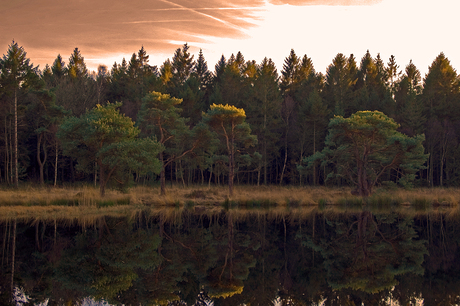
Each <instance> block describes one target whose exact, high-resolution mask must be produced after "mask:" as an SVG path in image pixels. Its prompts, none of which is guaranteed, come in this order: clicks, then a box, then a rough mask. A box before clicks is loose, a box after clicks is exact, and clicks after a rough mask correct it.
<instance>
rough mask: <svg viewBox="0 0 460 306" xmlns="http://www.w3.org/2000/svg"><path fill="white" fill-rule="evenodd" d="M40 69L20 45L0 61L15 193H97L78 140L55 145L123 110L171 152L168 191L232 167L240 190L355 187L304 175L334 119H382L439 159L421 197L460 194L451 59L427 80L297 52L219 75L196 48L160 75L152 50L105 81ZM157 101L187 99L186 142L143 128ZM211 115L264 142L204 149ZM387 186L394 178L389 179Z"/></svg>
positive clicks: (173, 131) (78, 66)
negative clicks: (68, 125) (231, 113)
mask: <svg viewBox="0 0 460 306" xmlns="http://www.w3.org/2000/svg"><path fill="white" fill-rule="evenodd" d="M31 61H32V60H31V59H29V58H27V53H26V51H25V50H24V49H23V48H22V47H20V46H19V45H18V44H17V43H16V42H14V41H13V42H12V44H11V45H10V46H9V49H8V50H7V52H6V53H5V54H4V55H3V58H2V59H1V60H0V68H1V75H0V102H1V103H0V107H1V110H2V112H1V114H2V116H0V131H1V132H0V180H1V183H2V184H4V185H5V186H7V185H15V184H18V182H17V181H16V178H19V179H18V181H19V183H20V182H36V183H39V182H40V183H42V184H50V185H52V184H54V185H56V184H58V185H61V184H66V183H75V182H85V183H93V182H94V183H96V182H97V179H99V178H98V169H97V164H96V161H93V162H92V163H89V162H88V163H86V164H85V167H86V168H85V169H83V168H82V167H81V166H80V167H79V166H78V161H77V160H76V159H75V157H74V156H71V154H68V151H69V147H67V148H66V147H64V145H66V144H67V145H68V144H69V141H67V142H65V141H62V139H60V138H59V137H57V135H58V134H59V130H60V126H61V124H62V123H63V122H64V121H65V120H66V118H69V116H74V118H82V116H87V115H88V112H90V111H91V110H92V109H95V107H96V106H97V105H98V104H99V105H102V106H104V105H108V103H121V104H116V105H117V107H119V112H120V113H121V114H122V115H124V117H125V118H127V119H131V120H132V121H133V123H134V124H135V127H139V129H140V134H139V137H141V138H142V137H153V138H152V139H155V140H156V141H158V142H160V143H161V145H162V146H163V151H162V152H161V153H158V152H157V151H155V152H154V154H155V155H156V156H157V157H158V158H159V159H160V161H162V164H163V171H162V175H163V176H164V179H165V180H166V182H167V183H179V184H184V185H187V184H224V183H227V180H228V179H227V178H228V172H229V171H232V170H231V169H229V168H230V167H228V163H229V162H231V160H229V158H234V161H233V163H234V167H235V169H234V171H235V173H234V177H235V183H236V184H254V185H255V184H282V185H289V184H291V185H320V184H328V185H345V184H348V182H347V181H346V180H345V179H334V180H328V181H325V173H326V169H324V167H314V168H312V169H309V171H307V172H302V171H301V172H299V167H298V166H299V165H301V164H302V161H303V160H304V158H305V157H307V156H310V155H312V154H314V153H315V152H318V151H321V150H322V149H323V147H324V140H325V137H326V134H327V128H328V123H329V120H330V119H331V118H332V117H333V116H334V115H341V116H344V117H349V116H350V115H352V114H354V113H355V112H357V111H361V110H378V111H381V112H383V113H384V114H386V115H387V116H388V117H390V118H393V119H394V120H395V121H396V122H397V123H398V124H399V125H400V126H399V131H400V132H402V133H404V134H406V135H408V136H415V135H419V134H424V135H425V137H426V138H425V139H426V140H425V142H424V147H425V153H427V154H429V158H428V159H427V162H426V165H425V167H424V169H423V170H420V172H418V173H417V184H418V185H419V186H458V185H460V177H459V174H458V171H455V170H456V169H457V168H458V167H459V165H458V163H459V161H458V159H457V160H456V159H455V156H458V155H459V150H460V146H459V137H460V120H459V119H458V118H460V116H459V115H460V78H459V76H458V75H457V72H456V70H455V69H454V68H453V67H452V66H451V64H450V62H449V60H448V58H447V57H446V56H445V55H444V54H443V53H440V54H439V55H438V56H437V57H436V58H435V59H434V61H433V62H432V64H431V66H430V67H429V71H428V73H427V74H426V76H425V77H424V78H423V79H422V76H421V74H420V72H419V70H418V69H417V67H416V66H415V65H414V64H413V63H412V61H411V62H409V63H407V64H405V66H404V65H403V66H402V67H401V66H400V65H399V63H397V62H396V59H395V58H394V57H393V56H392V57H390V58H389V59H388V60H387V61H385V60H384V59H382V58H381V57H380V55H379V54H377V55H376V56H373V55H371V54H370V53H369V52H367V53H366V54H365V55H364V56H363V58H361V59H356V58H355V57H354V56H353V55H352V54H351V55H349V56H347V55H344V54H341V53H339V54H337V55H336V56H335V57H334V58H333V59H332V62H331V64H330V65H329V66H328V67H327V69H326V74H322V73H320V72H317V71H316V70H315V68H314V67H313V64H312V59H311V58H309V57H308V56H307V55H297V54H296V53H295V51H294V50H291V52H290V54H288V55H287V57H286V58H285V61H284V65H283V67H282V68H281V71H279V72H278V70H277V67H275V64H274V63H273V61H272V60H271V59H268V58H264V59H263V60H262V61H261V62H256V61H254V60H248V59H245V58H244V56H243V54H241V53H240V52H238V53H237V54H236V55H234V54H232V55H231V56H230V57H228V58H226V57H224V56H222V57H221V59H220V60H219V62H218V63H217V64H216V65H215V67H214V69H212V68H211V69H209V67H208V65H207V62H206V60H205V57H204V55H203V53H202V52H201V51H200V52H199V54H197V55H196V56H195V55H192V54H191V53H190V51H189V46H188V45H187V44H185V45H183V46H182V47H181V48H178V49H177V50H176V51H175V53H174V54H173V56H172V58H171V59H167V60H166V61H165V62H164V63H163V64H162V65H161V67H157V66H151V65H149V56H148V54H147V51H146V50H145V49H144V47H142V48H141V49H140V50H139V51H138V52H137V53H133V54H132V57H131V58H130V59H129V60H125V59H123V61H122V62H121V63H114V65H113V67H111V68H108V67H106V66H102V65H101V66H99V67H98V70H97V71H96V72H94V71H89V70H88V69H87V67H86V65H85V61H84V57H83V55H82V54H81V53H80V51H79V50H78V48H75V50H74V52H73V53H72V54H71V55H70V57H69V59H68V60H67V61H66V60H65V59H64V58H63V57H62V56H61V55H58V56H57V57H56V59H55V61H54V62H53V63H52V64H51V65H46V67H44V68H43V69H39V68H38V67H35V66H34V65H33V64H32V63H31ZM152 92H156V93H163V94H169V96H170V97H171V99H174V98H177V99H181V100H182V101H181V102H180V100H177V99H175V100H174V101H176V102H177V103H173V109H172V110H171V109H170V110H169V115H168V116H172V117H174V118H175V119H174V120H176V121H174V122H176V123H177V124H179V125H180V127H181V128H184V129H183V133H185V134H181V135H182V136H180V135H179V134H180V133H179V132H180V129H179V128H178V127H177V126H174V124H173V125H171V126H170V127H169V128H170V130H168V131H167V132H168V133H169V134H168V135H167V136H165V135H164V134H162V133H161V131H160V132H158V131H157V132H155V131H154V129H153V128H151V126H150V128H149V126H148V125H147V126H142V122H150V124H153V125H155V123H153V121H152V120H150V121H148V114H146V112H145V110H144V112H143V111H142V110H143V105H146V104H147V103H148V95H149V94H150V93H152ZM171 101H173V100H171ZM213 104H218V105H219V104H222V105H227V104H228V105H230V106H235V107H236V108H238V109H242V110H244V113H245V115H246V118H245V122H246V123H247V126H246V129H247V130H246V132H247V133H250V134H251V135H252V136H256V137H257V142H255V141H253V142H252V146H243V147H241V148H242V149H241V150H236V151H235V156H230V155H229V154H227V151H226V147H225V144H224V141H222V140H221V141H213V140H209V139H208V140H207V141H204V142H203V139H202V143H201V144H200V143H199V142H196V141H194V140H193V137H188V136H187V135H189V134H187V131H192V130H193V129H195V128H196V127H199V126H200V124H201V122H202V120H203V118H204V117H205V116H203V114H206V113H208V114H209V112H210V107H211V106H212V105H213ZM109 105H110V104H109ZM163 111H164V113H162V115H161V116H160V117H161V118H166V117H165V116H166V115H167V114H168V113H167V111H168V110H166V109H165V110H163ZM168 118H170V117H168ZM143 120H144V121H143ZM158 122H159V121H158ZM248 128H250V130H248ZM165 131H166V130H165ZM184 135H185V136H184ZM161 137H164V138H163V139H162V138H161ZM172 138H175V140H174V141H169V140H170V139H172ZM162 140H163V142H161V141H162ZM252 140H255V137H253V139H252ZM204 143H206V145H204ZM118 150H120V148H118ZM239 153H241V154H239ZM16 160H17V166H16V163H15V161H16ZM126 171H128V174H129V177H130V180H121V181H120V180H114V181H113V182H111V184H112V185H113V186H118V185H120V186H125V187H126V185H129V184H156V183H157V182H158V181H159V175H158V173H159V172H148V171H143V172H139V171H136V170H135V169H128V170H126ZM382 180H389V181H391V180H392V177H391V175H390V174H389V175H388V176H387V177H385V178H383V179H382Z"/></svg>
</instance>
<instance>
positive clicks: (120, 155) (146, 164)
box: [57, 104, 162, 195]
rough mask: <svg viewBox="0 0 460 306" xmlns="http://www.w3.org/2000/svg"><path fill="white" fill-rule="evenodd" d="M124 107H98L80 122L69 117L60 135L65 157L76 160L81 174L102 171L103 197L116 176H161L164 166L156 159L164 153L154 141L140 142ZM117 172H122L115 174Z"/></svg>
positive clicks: (78, 119) (136, 129)
mask: <svg viewBox="0 0 460 306" xmlns="http://www.w3.org/2000/svg"><path fill="white" fill-rule="evenodd" d="M120 105H121V104H108V105H106V106H101V105H98V106H97V107H96V108H94V109H92V110H90V111H88V112H87V113H86V114H85V115H83V116H81V117H80V118H77V117H69V118H67V119H66V120H65V121H64V122H63V124H62V125H61V127H60V129H59V131H58V134H57V136H58V138H59V139H60V141H61V143H62V146H63V148H64V153H65V154H68V155H69V156H72V157H73V158H75V159H76V160H77V162H78V167H79V169H80V170H81V171H88V172H92V171H93V169H94V168H93V166H94V164H95V163H96V164H97V165H98V167H99V171H100V186H101V194H102V195H103V193H104V188H105V185H106V184H107V182H108V180H109V179H110V177H111V176H112V174H119V175H120V174H123V173H125V172H126V171H129V170H131V171H136V172H138V173H143V174H145V173H147V172H149V171H152V172H155V173H158V171H159V168H160V163H159V161H158V159H157V158H156V157H155V156H156V155H157V154H158V152H159V151H161V150H162V146H161V144H159V143H158V142H156V141H155V140H153V139H150V138H146V139H138V138H137V137H138V135H139V132H140V131H139V129H138V128H137V127H135V126H134V122H133V121H132V120H131V119H130V118H128V117H126V116H124V115H122V114H120V112H119V110H118V107H119V106H120ZM115 170H117V171H118V173H117V172H115Z"/></svg>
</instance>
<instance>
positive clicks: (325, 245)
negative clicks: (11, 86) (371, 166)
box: [0, 210, 460, 306]
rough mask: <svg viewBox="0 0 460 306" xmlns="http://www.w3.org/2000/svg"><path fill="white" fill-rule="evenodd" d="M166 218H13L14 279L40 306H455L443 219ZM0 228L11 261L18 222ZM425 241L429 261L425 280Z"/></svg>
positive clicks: (457, 265) (449, 238)
mask: <svg viewBox="0 0 460 306" xmlns="http://www.w3.org/2000/svg"><path fill="white" fill-rule="evenodd" d="M165 216H166V214H164V215H163V214H160V215H159V216H158V215H155V216H149V215H140V216H139V217H137V216H136V218H135V220H133V219H131V218H128V217H122V218H110V217H106V218H100V219H98V221H97V222H96V223H94V224H93V225H92V226H86V227H81V226H74V225H71V226H70V227H62V224H61V225H59V223H58V224H57V225H56V224H55V226H56V227H55V226H50V225H45V224H44V223H40V224H39V225H38V226H36V223H32V226H30V224H24V223H20V222H18V223H17V233H18V234H17V236H18V239H17V250H16V269H15V271H16V272H15V275H16V276H15V282H16V283H17V284H21V285H24V288H25V289H26V291H27V294H29V295H31V296H32V297H33V298H34V299H33V301H34V302H40V301H43V300H45V298H46V297H50V303H49V305H52V304H53V303H61V304H62V302H71V303H78V301H81V300H82V299H83V298H84V297H86V296H88V295H92V296H96V297H104V298H106V299H110V301H111V302H112V303H117V304H125V305H150V304H152V303H153V304H159V305H168V304H169V305H205V304H203V302H205V300H206V301H208V302H209V298H208V296H206V293H209V296H212V299H213V303H214V305H216V306H218V305H243V304H246V305H270V304H271V303H272V302H273V301H275V300H277V301H279V302H280V303H281V304H283V305H318V304H321V303H322V302H323V303H324V305H345V302H344V301H347V302H348V304H349V305H361V304H364V305H389V303H390V299H391V300H392V301H398V303H399V304H400V305H408V304H410V303H414V302H415V299H416V298H417V297H423V299H424V300H425V305H453V304H459V301H457V300H458V288H459V287H460V277H459V275H460V260H459V252H458V246H459V242H460V236H458V234H457V233H458V232H459V231H460V223H459V222H456V221H454V220H446V219H445V217H444V216H443V215H441V214H437V215H433V216H431V215H423V216H421V217H416V218H415V222H414V220H413V219H412V218H406V217H402V216H401V215H398V214H396V213H388V214H372V213H371V212H369V211H363V212H361V213H357V214H356V213H355V214H340V215H337V214H329V213H326V214H323V213H317V214H314V213H313V214H312V215H311V216H310V217H308V218H306V219H305V218H304V219H301V220H300V219H299V218H298V217H297V216H296V214H295V213H293V212H291V211H290V212H286V213H283V214H280V215H278V216H277V217H276V218H272V217H270V214H269V213H268V214H265V213H261V214H260V213H257V214H252V213H251V212H249V213H247V214H246V215H245V216H244V217H241V215H240V214H236V213H235V211H230V212H221V213H219V214H215V215H213V216H208V215H205V214H204V215H201V214H196V213H194V212H192V211H190V210H184V211H182V212H181V213H180V214H178V215H177V216H178V217H177V218H176V219H174V220H173V221H171V220H166V219H165ZM237 216H238V217H237ZM0 229H3V231H2V232H1V235H0V239H1V238H5V237H6V241H5V254H6V253H7V254H9V256H11V254H12V249H11V247H12V237H13V223H12V222H11V224H10V225H4V226H3V227H0ZM416 230H417V232H416ZM417 233H420V237H418V234H417ZM8 235H10V236H11V237H10V238H9V240H8ZM37 235H38V238H37ZM4 240H5V239H4ZM425 241H428V242H429V245H428V248H429V251H430V255H431V257H426V261H425V264H424V265H425V267H426V270H425V274H424V275H421V272H422V270H421V263H422V261H423V256H424V254H426V248H425ZM8 243H9V249H8V250H7V249H6V248H7V247H8ZM2 244H3V241H2ZM30 254H32V256H30ZM10 267H11V258H7V257H6V256H5V257H4V265H3V270H2V271H0V272H1V273H2V274H0V275H1V276H2V277H3V276H5V277H6V280H5V279H1V280H0V285H1V286H2V288H4V287H5V286H7V287H8V288H9V286H10V277H9V276H10V271H9V270H10V269H11V268H10ZM5 268H6V269H5ZM8 291H9V290H8ZM200 295H201V296H202V297H201V298H200V297H199V296H200ZM199 300H201V302H202V303H201V304H199V302H198V301H199ZM58 301H60V302H58ZM173 301H175V302H174V303H175V304H174V303H173ZM53 305H54V304H53Z"/></svg>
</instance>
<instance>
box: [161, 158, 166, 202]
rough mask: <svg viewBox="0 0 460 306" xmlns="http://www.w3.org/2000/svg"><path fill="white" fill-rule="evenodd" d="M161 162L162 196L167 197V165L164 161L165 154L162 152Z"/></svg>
mask: <svg viewBox="0 0 460 306" xmlns="http://www.w3.org/2000/svg"><path fill="white" fill-rule="evenodd" d="M160 161H161V163H162V165H161V172H160V195H162V196H164V195H166V178H165V163H164V160H163V152H160Z"/></svg>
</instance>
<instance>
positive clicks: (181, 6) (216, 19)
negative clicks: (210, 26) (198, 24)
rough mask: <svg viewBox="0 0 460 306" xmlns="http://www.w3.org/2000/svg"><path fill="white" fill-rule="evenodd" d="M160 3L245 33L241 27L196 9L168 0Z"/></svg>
mask: <svg viewBox="0 0 460 306" xmlns="http://www.w3.org/2000/svg"><path fill="white" fill-rule="evenodd" d="M160 1H162V2H164V3H168V4H172V5H174V6H176V7H179V8H181V9H183V10H187V11H191V12H194V13H196V14H199V15H201V16H205V17H208V18H211V19H213V20H215V21H217V22H220V23H223V24H225V25H227V26H230V27H232V28H234V29H236V30H239V31H244V29H243V28H241V27H239V26H236V25H234V24H233V23H230V22H228V21H225V20H222V19H220V18H217V17H214V16H212V15H209V14H205V13H203V12H199V11H198V10H196V9H193V8H188V7H185V6H183V5H180V4H177V3H174V2H171V1H168V0H160Z"/></svg>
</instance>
